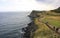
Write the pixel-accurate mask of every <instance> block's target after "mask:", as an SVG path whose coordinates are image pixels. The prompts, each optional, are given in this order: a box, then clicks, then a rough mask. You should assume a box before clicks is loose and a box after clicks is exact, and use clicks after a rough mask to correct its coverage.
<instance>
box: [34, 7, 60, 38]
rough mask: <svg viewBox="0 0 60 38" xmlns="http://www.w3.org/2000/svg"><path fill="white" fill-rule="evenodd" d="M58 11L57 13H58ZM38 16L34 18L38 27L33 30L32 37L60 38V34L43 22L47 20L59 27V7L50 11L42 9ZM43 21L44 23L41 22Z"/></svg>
mask: <svg viewBox="0 0 60 38" xmlns="http://www.w3.org/2000/svg"><path fill="white" fill-rule="evenodd" d="M58 13H59V14H58ZM37 15H38V16H39V17H37V18H34V19H35V20H34V22H35V24H36V25H37V27H38V29H37V30H36V31H35V32H34V36H33V37H34V38H60V35H59V34H57V33H56V32H55V31H53V30H51V29H50V28H49V27H47V26H46V25H45V24H44V23H45V22H48V23H49V24H51V25H52V26H55V27H60V8H58V9H55V10H52V11H44V12H43V11H42V13H38V14H37ZM42 22H44V23H42Z"/></svg>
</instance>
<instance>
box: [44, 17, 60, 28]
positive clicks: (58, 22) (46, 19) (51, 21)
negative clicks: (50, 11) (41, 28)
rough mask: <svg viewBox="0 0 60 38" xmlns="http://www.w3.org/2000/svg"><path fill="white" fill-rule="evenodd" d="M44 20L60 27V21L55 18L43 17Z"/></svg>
mask: <svg viewBox="0 0 60 38" xmlns="http://www.w3.org/2000/svg"><path fill="white" fill-rule="evenodd" d="M43 22H48V23H49V24H51V25H53V26H56V27H60V21H58V20H55V19H50V18H45V19H43Z"/></svg>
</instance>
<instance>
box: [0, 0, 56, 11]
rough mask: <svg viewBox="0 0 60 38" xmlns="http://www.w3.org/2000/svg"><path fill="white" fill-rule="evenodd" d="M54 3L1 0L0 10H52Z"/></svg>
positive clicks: (28, 0)
mask: <svg viewBox="0 0 60 38" xmlns="http://www.w3.org/2000/svg"><path fill="white" fill-rule="evenodd" d="M46 1H47V0H46ZM54 4H55V2H54V3H52V4H50V3H49V4H48V3H43V2H41V1H40V2H38V1H36V0H0V11H31V10H51V9H54V8H55V7H54V6H53V5H54Z"/></svg>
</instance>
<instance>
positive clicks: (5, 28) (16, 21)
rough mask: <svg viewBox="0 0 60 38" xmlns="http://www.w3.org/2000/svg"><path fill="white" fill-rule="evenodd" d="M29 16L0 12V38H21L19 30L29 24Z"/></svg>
mask: <svg viewBox="0 0 60 38" xmlns="http://www.w3.org/2000/svg"><path fill="white" fill-rule="evenodd" d="M29 14H30V13H29V12H15V13H14V12H5V13H4V12H3V13H2V12H1V13H0V38H21V37H22V34H21V33H22V30H21V29H22V28H24V27H26V26H28V25H27V24H28V23H30V22H31V20H30V18H29V17H28V15H29Z"/></svg>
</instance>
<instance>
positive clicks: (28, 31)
mask: <svg viewBox="0 0 60 38" xmlns="http://www.w3.org/2000/svg"><path fill="white" fill-rule="evenodd" d="M35 12H36V11H32V12H31V14H30V15H29V17H30V19H31V20H32V22H31V23H29V24H28V26H27V27H25V28H22V31H24V32H25V33H24V35H23V38H33V35H34V31H36V29H37V26H36V25H35V23H34V20H33V19H34V18H36V17H37V16H36V14H35Z"/></svg>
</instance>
